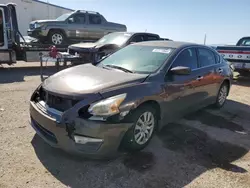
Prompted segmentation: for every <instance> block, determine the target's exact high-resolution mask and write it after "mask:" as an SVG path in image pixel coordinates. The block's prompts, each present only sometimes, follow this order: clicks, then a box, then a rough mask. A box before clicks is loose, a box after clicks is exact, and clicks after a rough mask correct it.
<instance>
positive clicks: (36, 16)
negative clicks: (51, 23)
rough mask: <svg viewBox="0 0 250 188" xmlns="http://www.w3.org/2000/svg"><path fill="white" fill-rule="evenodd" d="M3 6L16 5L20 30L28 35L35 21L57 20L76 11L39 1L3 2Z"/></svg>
mask: <svg viewBox="0 0 250 188" xmlns="http://www.w3.org/2000/svg"><path fill="white" fill-rule="evenodd" d="M0 3H1V4H7V3H15V4H16V5H17V6H16V10H17V18H18V25H19V30H20V32H21V33H22V35H24V36H26V35H27V30H28V27H29V23H30V22H31V21H34V20H46V19H55V18H57V17H59V16H60V15H62V14H64V13H68V12H72V11H74V10H72V9H68V8H64V7H61V6H57V5H53V4H50V3H48V1H47V2H43V1H39V0H1V1H0Z"/></svg>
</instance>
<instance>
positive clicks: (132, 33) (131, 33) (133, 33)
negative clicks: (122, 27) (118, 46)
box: [114, 31, 159, 36]
mask: <svg viewBox="0 0 250 188" xmlns="http://www.w3.org/2000/svg"><path fill="white" fill-rule="evenodd" d="M114 33H123V34H130V35H135V34H149V35H158V34H156V33H148V32H124V31H120V32H119V31H117V32H114ZM158 36H159V35H158Z"/></svg>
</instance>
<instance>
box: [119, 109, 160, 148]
mask: <svg viewBox="0 0 250 188" xmlns="http://www.w3.org/2000/svg"><path fill="white" fill-rule="evenodd" d="M144 112H151V113H152V114H153V115H154V121H155V126H154V130H153V132H152V134H151V137H150V138H149V139H148V141H147V142H146V143H145V144H142V145H140V144H138V143H137V142H136V141H135V138H134V131H135V125H136V122H137V121H138V119H139V117H140V116H141V115H142V114H143V113H144ZM129 118H131V119H132V121H133V125H132V126H131V127H130V129H129V130H128V131H127V132H126V134H125V135H124V137H123V140H122V147H123V148H124V149H126V150H129V151H139V150H142V149H144V148H145V147H146V146H147V145H148V144H149V142H150V141H151V139H152V137H153V135H154V132H155V130H156V127H157V123H158V120H157V115H156V110H155V109H154V108H152V107H151V106H149V105H144V106H141V107H139V108H138V109H136V110H135V111H133V112H132V114H131V115H130V117H129Z"/></svg>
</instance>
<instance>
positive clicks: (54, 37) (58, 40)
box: [49, 31, 66, 45]
mask: <svg viewBox="0 0 250 188" xmlns="http://www.w3.org/2000/svg"><path fill="white" fill-rule="evenodd" d="M65 39H66V38H65V36H64V34H63V33H62V32H61V31H50V33H49V41H50V42H51V44H54V45H60V44H64V43H65Z"/></svg>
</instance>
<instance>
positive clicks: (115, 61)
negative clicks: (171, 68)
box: [97, 45, 173, 73]
mask: <svg viewBox="0 0 250 188" xmlns="http://www.w3.org/2000/svg"><path fill="white" fill-rule="evenodd" d="M172 51H173V49H171V48H166V47H156V46H140V45H129V46H127V47H125V48H123V49H121V50H119V51H117V52H115V53H113V54H112V55H110V56H108V57H107V58H106V59H104V60H102V61H101V62H100V63H99V64H98V65H97V66H103V67H105V66H107V67H114V68H115V66H116V67H117V66H118V67H122V68H124V69H127V70H129V71H131V72H136V73H152V72H155V71H156V70H157V69H158V68H160V67H161V65H162V64H163V63H164V61H165V60H166V59H167V58H168V56H169V55H170V53H171V52H172ZM110 65H112V66H110Z"/></svg>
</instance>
